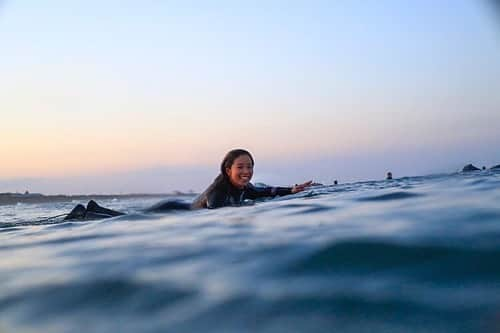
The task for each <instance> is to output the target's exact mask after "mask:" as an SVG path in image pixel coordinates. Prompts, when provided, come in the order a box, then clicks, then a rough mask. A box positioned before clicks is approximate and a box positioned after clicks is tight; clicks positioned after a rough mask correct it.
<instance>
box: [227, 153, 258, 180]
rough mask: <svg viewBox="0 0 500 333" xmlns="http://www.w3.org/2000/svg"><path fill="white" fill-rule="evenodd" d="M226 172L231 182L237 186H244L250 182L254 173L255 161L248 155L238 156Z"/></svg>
mask: <svg viewBox="0 0 500 333" xmlns="http://www.w3.org/2000/svg"><path fill="white" fill-rule="evenodd" d="M226 173H227V175H228V177H229V180H230V181H231V184H233V186H235V187H237V188H244V187H245V186H247V184H248V183H249V182H250V179H252V175H253V163H252V160H251V159H250V156H248V155H240V156H238V157H237V158H236V159H235V160H234V162H233V165H231V167H230V168H226Z"/></svg>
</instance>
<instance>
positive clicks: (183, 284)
mask: <svg viewBox="0 0 500 333" xmlns="http://www.w3.org/2000/svg"><path fill="white" fill-rule="evenodd" d="M183 200H186V198H183ZM154 202H155V201H154V200H152V199H133V200H131V199H127V200H121V199H116V200H109V201H103V202H100V203H101V204H102V205H104V206H107V207H110V208H114V209H118V210H123V211H126V212H128V213H129V215H126V216H120V217H116V218H112V219H106V220H95V221H83V222H63V221H61V220H60V219H55V220H48V221H39V220H40V219H41V217H45V216H52V215H58V214H61V213H65V212H68V211H69V210H70V209H71V208H72V207H73V206H74V205H75V202H68V203H45V204H30V205H28V204H25V205H23V204H20V205H19V204H18V205H15V206H0V332H16V333H17V332H255V331H257V332H370V333H373V332H500V173H494V172H491V171H480V172H473V173H469V174H450V175H438V176H426V177H412V178H402V179H396V180H392V181H373V182H359V183H352V184H340V185H337V186H318V187H314V188H311V189H310V190H308V191H306V192H303V193H300V194H296V195H292V196H287V197H283V198H275V199H272V200H268V201H264V202H257V203H254V204H249V205H248V206H244V207H228V208H222V209H217V210H199V211H173V212H170V213H167V214H162V215H154V214H153V215H147V214H143V213H140V210H141V209H142V208H145V207H148V206H150V205H151V204H153V203H154Z"/></svg>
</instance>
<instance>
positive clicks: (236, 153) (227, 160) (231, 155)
mask: <svg viewBox="0 0 500 333" xmlns="http://www.w3.org/2000/svg"><path fill="white" fill-rule="evenodd" d="M241 155H247V156H248V157H250V160H251V161H252V165H255V162H254V160H253V157H252V154H250V152H249V151H247V150H245V149H233V150H231V151H229V152H228V153H227V154H226V156H224V159H223V160H222V162H221V164H220V174H219V175H218V176H217V178H215V180H214V182H217V183H219V182H222V181H225V182H229V176H228V175H227V173H226V169H229V168H231V166H232V165H233V163H234V160H235V159H237V158H238V157H240V156H241Z"/></svg>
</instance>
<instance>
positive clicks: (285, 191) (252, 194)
mask: <svg viewBox="0 0 500 333" xmlns="http://www.w3.org/2000/svg"><path fill="white" fill-rule="evenodd" d="M289 194H292V188H291V187H255V186H253V185H251V184H249V185H248V187H247V189H246V190H245V197H246V198H248V199H257V198H262V197H275V196H277V195H279V196H283V195H289Z"/></svg>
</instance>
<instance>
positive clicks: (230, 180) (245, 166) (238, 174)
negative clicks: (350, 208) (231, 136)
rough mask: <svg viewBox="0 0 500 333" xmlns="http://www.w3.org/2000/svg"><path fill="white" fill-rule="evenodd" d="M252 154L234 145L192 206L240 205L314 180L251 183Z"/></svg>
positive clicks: (298, 188)
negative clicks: (264, 184) (287, 184)
mask: <svg viewBox="0 0 500 333" xmlns="http://www.w3.org/2000/svg"><path fill="white" fill-rule="evenodd" d="M253 167H254V161H253V157H252V155H251V154H250V153H249V152H248V151H246V150H244V149H234V150H231V151H230V152H228V153H227V154H226V156H225V157H224V159H223V160H222V163H221V166H220V174H219V175H218V176H217V178H215V180H214V182H213V183H212V184H211V185H210V186H209V187H208V188H207V189H206V190H205V192H203V193H202V194H200V195H199V196H198V198H196V199H195V201H194V202H193V204H192V205H191V207H192V208H219V207H224V206H240V205H241V204H243V202H244V201H245V199H251V200H254V199H257V198H261V197H274V196H277V195H280V196H283V195H288V194H293V193H298V192H301V191H303V190H304V189H305V188H307V187H308V186H310V185H311V184H312V181H308V182H305V183H303V184H300V185H297V184H296V185H295V186H293V187H255V186H253V185H252V184H251V183H250V180H251V179H252V175H253Z"/></svg>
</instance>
